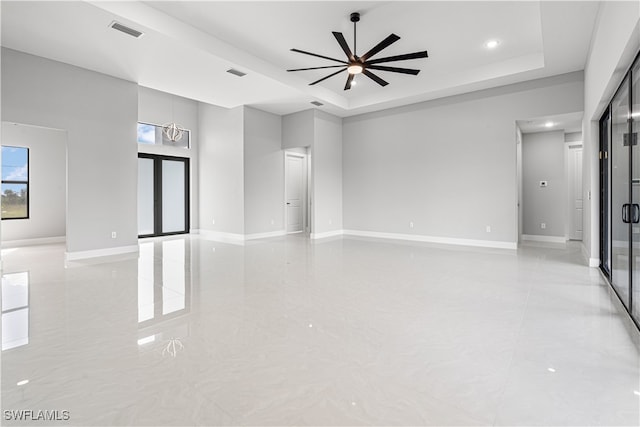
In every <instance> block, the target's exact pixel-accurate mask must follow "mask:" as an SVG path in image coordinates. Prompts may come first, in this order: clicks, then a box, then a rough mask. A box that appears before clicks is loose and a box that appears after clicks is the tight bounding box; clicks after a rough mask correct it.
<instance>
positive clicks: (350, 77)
mask: <svg viewBox="0 0 640 427" xmlns="http://www.w3.org/2000/svg"><path fill="white" fill-rule="evenodd" d="M354 77H355V75H354V74H349V77H347V84H346V85H344V90H349V89H351V82H352V81H353V78H354Z"/></svg>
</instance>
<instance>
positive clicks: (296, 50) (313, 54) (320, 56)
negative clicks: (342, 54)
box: [291, 49, 347, 64]
mask: <svg viewBox="0 0 640 427" xmlns="http://www.w3.org/2000/svg"><path fill="white" fill-rule="evenodd" d="M291 51H292V52H298V53H304V54H305V55H311V56H316V57H318V58H323V59H328V60H330V61H335V62H339V63H341V64H346V63H347V61H342V60H340V59H335V58H329V57H328V56H323V55H318V54H317V53H311V52H307V51H304V50H300V49H291Z"/></svg>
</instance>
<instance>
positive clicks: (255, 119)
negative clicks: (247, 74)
mask: <svg viewBox="0 0 640 427" xmlns="http://www.w3.org/2000/svg"><path fill="white" fill-rule="evenodd" d="M244 198H245V201H244V224H245V225H244V232H245V233H246V234H255V233H268V232H275V231H280V230H284V154H283V151H282V119H281V117H280V116H277V115H275V114H271V113H266V112H264V111H261V110H257V109H255V108H250V107H244Z"/></svg>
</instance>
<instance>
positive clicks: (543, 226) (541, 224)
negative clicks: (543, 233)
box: [540, 222, 547, 230]
mask: <svg viewBox="0 0 640 427" xmlns="http://www.w3.org/2000/svg"><path fill="white" fill-rule="evenodd" d="M540 228H542V229H543V230H544V229H545V228H547V224H545V223H544V222H541V223H540Z"/></svg>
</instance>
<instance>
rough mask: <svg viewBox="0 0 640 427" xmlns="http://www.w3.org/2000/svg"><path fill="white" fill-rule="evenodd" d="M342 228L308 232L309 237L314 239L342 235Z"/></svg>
mask: <svg viewBox="0 0 640 427" xmlns="http://www.w3.org/2000/svg"><path fill="white" fill-rule="evenodd" d="M344 232H345V231H344V230H333V231H325V232H324V233H311V234H309V238H311V239H313V240H315V239H325V238H327V237H335V236H342V235H343V234H344Z"/></svg>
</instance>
